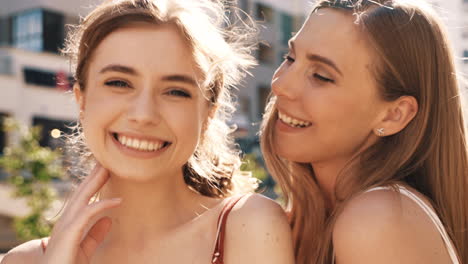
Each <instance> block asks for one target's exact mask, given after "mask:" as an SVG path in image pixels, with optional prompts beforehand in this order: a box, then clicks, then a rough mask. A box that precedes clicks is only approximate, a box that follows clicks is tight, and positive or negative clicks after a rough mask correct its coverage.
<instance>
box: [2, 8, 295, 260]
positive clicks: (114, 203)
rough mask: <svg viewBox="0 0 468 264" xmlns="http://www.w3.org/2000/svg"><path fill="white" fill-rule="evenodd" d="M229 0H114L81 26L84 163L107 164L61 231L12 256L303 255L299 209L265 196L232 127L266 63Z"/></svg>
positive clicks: (72, 45)
mask: <svg viewBox="0 0 468 264" xmlns="http://www.w3.org/2000/svg"><path fill="white" fill-rule="evenodd" d="M223 3H224V2H222V1H213V0H111V1H105V2H103V3H102V4H101V5H99V6H98V7H97V8H96V9H95V10H93V11H92V12H91V13H90V14H89V15H88V16H87V17H86V18H85V19H84V20H83V21H82V23H81V24H80V25H79V26H78V27H77V28H76V31H75V34H73V35H72V36H71V38H70V39H69V41H68V45H67V49H66V52H67V54H68V55H70V56H71V58H72V62H74V66H76V67H74V76H75V78H76V83H75V85H74V94H75V98H76V100H77V105H78V107H79V110H80V116H79V129H78V133H77V142H78V143H82V144H84V145H85V147H86V148H84V149H85V150H89V151H86V152H85V153H83V155H82V157H83V159H84V161H83V163H81V164H79V165H81V166H85V165H87V163H86V162H85V160H87V161H90V164H97V166H95V169H94V170H93V171H92V172H90V173H89V175H86V177H85V179H84V180H83V181H82V183H81V184H80V186H79V187H78V188H77V189H76V190H75V192H74V193H73V195H72V197H71V198H70V199H69V201H68V203H67V206H66V207H65V209H64V210H63V213H62V215H61V216H60V218H59V220H58V221H57V223H56V224H55V226H54V229H53V231H52V234H51V236H50V237H48V238H42V239H36V240H32V241H29V242H26V243H24V244H22V245H20V246H18V247H16V248H14V249H13V250H11V251H10V252H9V253H8V254H7V255H6V257H5V258H4V259H3V261H2V263H3V264H7V263H11V264H18V263H39V264H88V263H99V264H106V263H193V264H196V263H199V264H208V263H210V264H223V263H227V264H234V263H239V264H246V263H252V264H254V263H255V264H260V263H264V264H267V263H268V264H270V263H275V264H288V263H293V261H294V259H293V249H292V243H291V242H292V241H291V233H290V232H291V230H290V228H289V225H288V222H287V217H286V215H285V214H284V211H283V210H282V209H281V207H280V206H279V205H278V204H276V203H275V202H274V201H271V200H269V199H266V198H265V197H263V196H260V195H256V194H253V191H254V189H255V188H256V183H257V182H256V180H254V179H253V178H252V177H251V175H250V174H246V173H244V172H241V171H240V156H239V153H238V151H237V150H236V149H235V148H234V142H233V139H232V136H231V134H230V133H231V131H232V129H231V128H230V127H228V125H227V124H226V120H227V119H228V118H229V117H230V115H231V113H232V111H233V109H234V107H233V102H232V99H231V88H232V87H234V86H236V85H237V84H238V83H239V81H240V80H241V79H242V76H244V74H245V73H246V71H247V70H248V68H249V66H251V65H252V64H253V63H254V61H253V58H252V56H251V54H250V52H251V49H250V48H249V47H251V45H249V41H248V40H249V38H248V36H249V35H250V34H249V33H251V32H252V30H251V29H247V28H245V27H241V28H239V27H237V26H235V25H232V24H230V28H226V27H225V25H226V23H227V20H226V17H225V12H226V7H225V5H224V4H223ZM231 30H232V31H231ZM239 30H241V31H239ZM239 32H245V33H247V34H243V35H239V34H237V33H239ZM234 33H236V34H234ZM88 167H91V166H88ZM95 194H98V199H97V200H96V199H92V197H94V196H95Z"/></svg>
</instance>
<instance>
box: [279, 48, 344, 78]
mask: <svg viewBox="0 0 468 264" xmlns="http://www.w3.org/2000/svg"><path fill="white" fill-rule="evenodd" d="M283 58H284V60H285V61H287V62H288V63H290V64H291V63H293V62H295V61H296V60H295V59H294V58H293V57H291V56H289V55H288V54H285V55H284V56H283ZM312 76H313V77H314V78H315V79H317V80H319V81H322V82H329V83H335V80H332V79H329V78H326V77H323V76H322V75H320V74H318V73H314V74H313V75H312Z"/></svg>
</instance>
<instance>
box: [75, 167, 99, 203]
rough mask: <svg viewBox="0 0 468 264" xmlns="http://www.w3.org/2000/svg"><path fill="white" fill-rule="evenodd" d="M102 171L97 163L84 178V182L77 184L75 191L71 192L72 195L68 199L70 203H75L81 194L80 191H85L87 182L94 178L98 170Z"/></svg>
mask: <svg viewBox="0 0 468 264" xmlns="http://www.w3.org/2000/svg"><path fill="white" fill-rule="evenodd" d="M101 169H102V166H101V165H100V164H99V163H97V164H96V166H94V168H93V169H92V170H91V172H90V173H89V175H88V176H86V177H84V180H82V181H81V183H79V184H78V186H77V187H76V189H75V190H73V194H72V195H71V197H70V200H71V201H75V200H76V197H78V196H79V194H80V193H82V190H83V189H85V188H86V187H87V186H88V184H89V182H90V181H91V180H92V179H93V178H95V176H96V174H97V173H98V172H99V170H101Z"/></svg>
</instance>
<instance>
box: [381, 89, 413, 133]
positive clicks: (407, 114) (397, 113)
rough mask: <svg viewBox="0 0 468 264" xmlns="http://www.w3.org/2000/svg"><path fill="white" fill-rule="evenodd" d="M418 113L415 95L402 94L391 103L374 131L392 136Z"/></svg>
mask: <svg viewBox="0 0 468 264" xmlns="http://www.w3.org/2000/svg"><path fill="white" fill-rule="evenodd" d="M417 113H418V101H417V100H416V98H414V97H413V96H401V97H400V98H398V99H397V100H395V101H392V102H390V103H389V105H388V107H386V109H385V110H384V113H383V116H382V118H381V120H380V122H379V123H378V124H377V126H376V127H375V128H374V133H375V134H376V135H377V136H390V135H394V134H396V133H398V132H400V131H402V130H403V129H404V128H405V127H406V126H407V125H408V124H409V122H411V120H413V118H414V117H415V116H416V114H417Z"/></svg>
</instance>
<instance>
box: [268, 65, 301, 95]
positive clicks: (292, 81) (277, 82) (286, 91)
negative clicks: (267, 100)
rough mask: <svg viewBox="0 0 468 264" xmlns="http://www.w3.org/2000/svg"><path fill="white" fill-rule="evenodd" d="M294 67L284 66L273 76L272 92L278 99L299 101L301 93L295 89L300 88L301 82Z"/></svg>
mask: <svg viewBox="0 0 468 264" xmlns="http://www.w3.org/2000/svg"><path fill="white" fill-rule="evenodd" d="M300 77H301V76H299V74H298V73H297V71H296V69H295V68H294V65H286V64H285V63H284V64H282V65H281V66H280V67H279V68H278V69H277V70H276V72H275V74H274V75H273V78H272V81H271V90H272V92H273V94H274V95H276V96H277V97H284V98H287V99H289V100H294V99H297V97H298V95H299V91H298V89H297V88H295V87H299V84H298V82H299V81H300Z"/></svg>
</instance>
